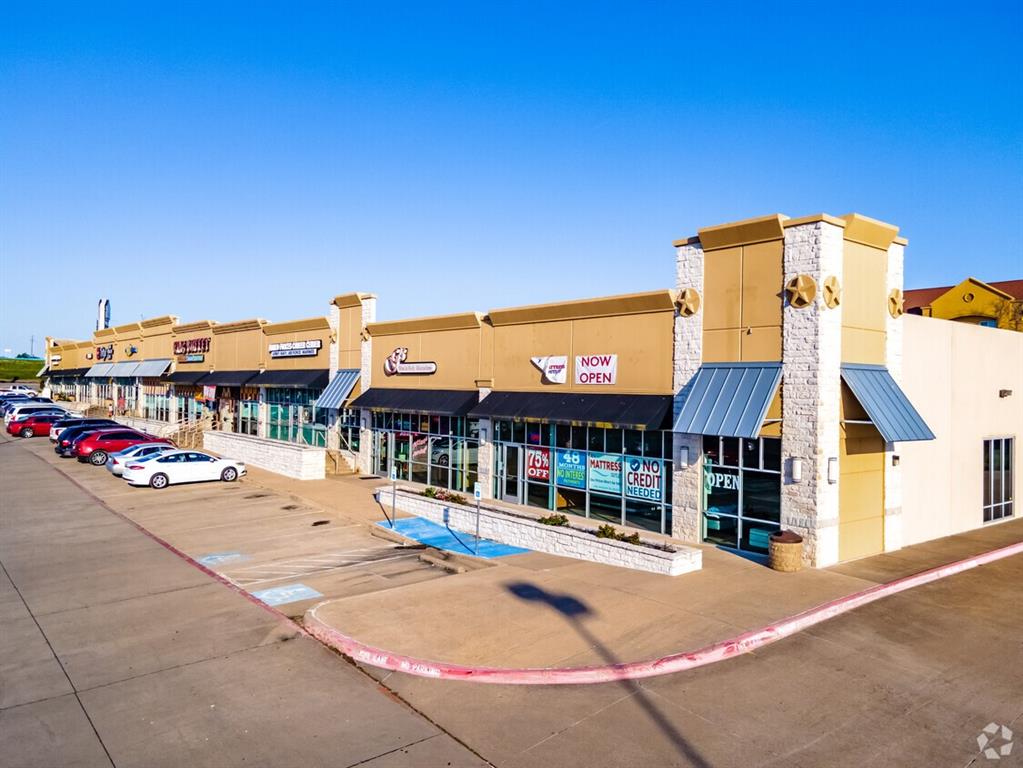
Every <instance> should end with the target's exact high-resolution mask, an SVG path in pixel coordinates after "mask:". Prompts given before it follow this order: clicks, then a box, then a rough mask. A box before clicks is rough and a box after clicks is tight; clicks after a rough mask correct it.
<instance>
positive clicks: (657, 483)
mask: <svg viewBox="0 0 1023 768" xmlns="http://www.w3.org/2000/svg"><path fill="white" fill-rule="evenodd" d="M625 495H626V496H631V497H632V498H634V499H646V500H647V501H661V497H662V496H663V495H664V462H663V461H661V460H660V459H639V458H636V457H634V456H626V457H625Z"/></svg>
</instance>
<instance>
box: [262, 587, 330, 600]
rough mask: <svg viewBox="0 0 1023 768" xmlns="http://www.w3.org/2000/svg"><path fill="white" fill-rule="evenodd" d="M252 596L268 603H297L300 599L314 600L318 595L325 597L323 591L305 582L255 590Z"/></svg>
mask: <svg viewBox="0 0 1023 768" xmlns="http://www.w3.org/2000/svg"><path fill="white" fill-rule="evenodd" d="M252 596H253V597H255V598H256V599H258V600H261V601H262V602H264V603H266V604H267V605H285V604H287V603H297V602H298V601H299V600H313V599H315V598H317V597H323V595H322V594H321V593H319V592H317V591H316V590H315V589H313V588H312V587H307V586H306V585H305V584H285V585H284V586H281V587H274V588H273V589H264V590H260V591H259V592H253V593H252Z"/></svg>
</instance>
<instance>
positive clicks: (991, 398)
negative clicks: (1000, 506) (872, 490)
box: [896, 315, 1023, 544]
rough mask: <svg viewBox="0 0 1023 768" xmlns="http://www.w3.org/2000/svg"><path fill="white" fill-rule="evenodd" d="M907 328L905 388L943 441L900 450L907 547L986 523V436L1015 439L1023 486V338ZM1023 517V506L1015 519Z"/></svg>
mask: <svg viewBox="0 0 1023 768" xmlns="http://www.w3.org/2000/svg"><path fill="white" fill-rule="evenodd" d="M903 322H904V323H905V348H904V353H903V354H904V358H903V372H902V376H903V381H902V386H903V389H904V390H905V392H906V394H907V395H908V396H909V399H910V401H912V403H913V404H914V405H915V406H916V408H917V410H919V411H920V414H921V415H922V416H923V418H924V420H925V421H926V422H927V424H928V426H929V427H930V428H931V430H932V431H933V432H934V433H935V435H936V436H937V439H936V440H932V441H929V442H916V443H899V444H897V446H896V453H897V454H898V455H899V456H901V466H902V471H903V504H902V515H903V536H904V543H905V544H914V543H917V542H920V541H925V540H927V539H933V538H936V537H939V536H947V535H949V534H953V533H957V532H960V531H965V530H969V529H971V528H978V527H980V526H981V525H982V523H983V517H982V507H983V496H982V493H983V484H982V479H981V476H982V471H983V463H982V461H983V441H984V439H985V438H991V437H1013V436H1014V437H1015V438H1016V452H1015V465H1014V468H1013V471H1014V476H1015V482H1016V487H1017V488H1018V487H1019V484H1020V471H1021V469H1023V465H1021V462H1020V458H1019V455H1020V447H1021V438H1023V334H1019V333H1015V332H1013V331H1002V330H996V329H994V328H980V327H977V326H973V325H967V324H964V323H956V322H952V321H948V320H937V319H932V318H927V317H918V316H915V315H906V316H904V318H903ZM1000 389H1011V390H1012V396H1011V397H1006V398H999V397H998V391H999V390H1000ZM1016 498H1017V504H1018V499H1019V494H1018V493H1017V494H1016ZM1020 515H1021V511H1020V510H1019V509H1018V508H1017V509H1016V512H1015V516H1016V519H1018V518H1019V517H1020ZM996 524H997V523H996Z"/></svg>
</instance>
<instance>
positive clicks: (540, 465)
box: [526, 448, 551, 482]
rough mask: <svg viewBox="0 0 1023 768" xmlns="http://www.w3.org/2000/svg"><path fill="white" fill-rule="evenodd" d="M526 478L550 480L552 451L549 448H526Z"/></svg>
mask: <svg viewBox="0 0 1023 768" xmlns="http://www.w3.org/2000/svg"><path fill="white" fill-rule="evenodd" d="M526 479H527V480H542V481H544V482H550V479H551V452H550V449H548V448H526Z"/></svg>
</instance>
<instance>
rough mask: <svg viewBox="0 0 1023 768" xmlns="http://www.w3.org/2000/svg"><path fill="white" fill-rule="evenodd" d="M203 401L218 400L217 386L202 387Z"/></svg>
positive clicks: (204, 385)
mask: <svg viewBox="0 0 1023 768" xmlns="http://www.w3.org/2000/svg"><path fill="white" fill-rule="evenodd" d="M202 399H203V400H216V399H217V385H216V384H203V385H202Z"/></svg>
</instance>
